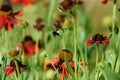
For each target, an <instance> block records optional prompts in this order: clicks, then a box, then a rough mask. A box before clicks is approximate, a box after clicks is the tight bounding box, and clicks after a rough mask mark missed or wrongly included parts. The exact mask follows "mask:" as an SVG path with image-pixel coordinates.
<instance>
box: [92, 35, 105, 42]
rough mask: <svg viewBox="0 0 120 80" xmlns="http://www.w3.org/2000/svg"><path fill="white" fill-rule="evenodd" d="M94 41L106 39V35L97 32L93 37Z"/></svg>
mask: <svg viewBox="0 0 120 80" xmlns="http://www.w3.org/2000/svg"><path fill="white" fill-rule="evenodd" d="M92 39H93V41H102V40H104V37H103V35H100V34H95V35H94V36H93V37H92Z"/></svg>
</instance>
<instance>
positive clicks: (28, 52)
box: [24, 44, 36, 58]
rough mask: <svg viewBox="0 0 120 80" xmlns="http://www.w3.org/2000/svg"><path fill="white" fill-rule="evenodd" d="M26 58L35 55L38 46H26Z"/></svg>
mask: <svg viewBox="0 0 120 80" xmlns="http://www.w3.org/2000/svg"><path fill="white" fill-rule="evenodd" d="M24 47H25V53H24V54H25V57H26V58H27V57H29V56H31V55H33V54H35V52H36V45H35V44H28V45H25V46H24Z"/></svg>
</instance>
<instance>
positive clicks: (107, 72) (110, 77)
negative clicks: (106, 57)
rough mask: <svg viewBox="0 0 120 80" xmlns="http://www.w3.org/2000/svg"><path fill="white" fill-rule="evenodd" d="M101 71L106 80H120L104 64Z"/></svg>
mask: <svg viewBox="0 0 120 80" xmlns="http://www.w3.org/2000/svg"><path fill="white" fill-rule="evenodd" d="M102 70H103V73H104V74H105V75H106V77H107V79H108V80H120V77H119V76H118V75H117V74H116V73H115V72H114V71H112V69H110V68H109V67H108V65H107V64H106V63H104V67H103V69H102Z"/></svg>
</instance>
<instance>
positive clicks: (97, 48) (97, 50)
mask: <svg viewBox="0 0 120 80" xmlns="http://www.w3.org/2000/svg"><path fill="white" fill-rule="evenodd" d="M98 52H99V47H98V45H97V46H96V70H97V65H98Z"/></svg>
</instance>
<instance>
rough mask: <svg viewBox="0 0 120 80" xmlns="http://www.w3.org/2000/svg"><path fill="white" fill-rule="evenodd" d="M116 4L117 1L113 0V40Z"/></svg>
mask: <svg viewBox="0 0 120 80" xmlns="http://www.w3.org/2000/svg"><path fill="white" fill-rule="evenodd" d="M116 2H117V0H114V4H113V22H112V34H113V38H114V28H115V17H116Z"/></svg>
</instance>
